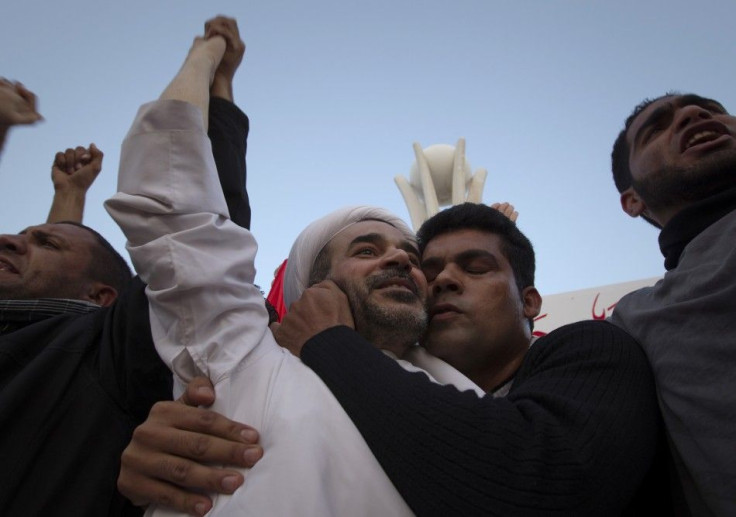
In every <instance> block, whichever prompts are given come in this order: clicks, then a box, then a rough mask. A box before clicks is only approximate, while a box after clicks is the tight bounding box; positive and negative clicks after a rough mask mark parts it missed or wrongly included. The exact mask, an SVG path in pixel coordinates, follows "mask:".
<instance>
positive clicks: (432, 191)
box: [394, 138, 488, 231]
mask: <svg viewBox="0 0 736 517" xmlns="http://www.w3.org/2000/svg"><path fill="white" fill-rule="evenodd" d="M414 154H415V155H416V161H415V162H414V163H413V164H412V166H411V171H410V175H409V181H407V180H406V178H405V177H403V176H401V175H398V176H396V177H395V178H394V181H396V185H397V186H398V187H399V190H400V191H401V195H402V196H404V202H405V203H406V207H407V209H408V210H409V216H410V217H411V224H412V226H414V231H416V230H418V229H419V227H420V226H421V225H422V223H423V222H424V221H426V220H427V219H429V218H430V217H432V216H433V215H434V214H436V213H437V212H439V210H440V206H446V205H459V204H461V203H464V202H466V201H469V202H471V203H481V202H482V200H481V197H482V196H483V187H484V185H485V182H486V176H488V171H486V170H485V169H478V170H477V171H475V174H471V168H470V164H469V163H468V162H467V161H466V160H465V139H464V138H461V139H459V140H458V141H457V144H456V145H455V147H452V146H451V145H447V144H437V145H432V146H429V147H427V148H426V149H422V147H421V146H420V145H419V144H418V143H417V142H414Z"/></svg>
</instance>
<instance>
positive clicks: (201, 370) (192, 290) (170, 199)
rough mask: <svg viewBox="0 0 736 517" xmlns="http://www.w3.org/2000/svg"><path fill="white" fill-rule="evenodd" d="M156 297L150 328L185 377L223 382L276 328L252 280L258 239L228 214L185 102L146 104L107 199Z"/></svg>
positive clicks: (195, 113) (195, 115)
mask: <svg viewBox="0 0 736 517" xmlns="http://www.w3.org/2000/svg"><path fill="white" fill-rule="evenodd" d="M106 208H107V210H108V212H109V213H110V215H111V216H112V217H113V219H115V221H116V222H117V223H118V224H119V225H120V227H121V228H122V230H123V232H124V233H125V236H126V237H127V239H128V242H127V245H126V247H127V249H128V251H129V253H130V256H131V259H132V261H133V265H134V266H135V269H136V271H137V272H138V274H139V275H140V276H141V278H142V279H143V281H144V282H146V283H147V284H148V288H147V294H148V299H149V303H150V304H151V311H150V316H151V330H152V334H153V336H154V340H155V343H156V348H157V350H158V352H159V354H160V355H161V357H162V359H163V360H164V362H166V364H167V365H168V366H169V367H170V368H172V370H173V371H174V372H175V373H176V374H177V375H178V376H179V377H180V379H181V380H182V381H184V382H188V381H189V380H190V379H191V378H192V377H194V376H196V375H200V374H204V375H207V376H208V377H210V379H212V381H213V382H215V383H217V382H218V381H220V380H221V379H223V378H224V377H225V376H227V375H229V372H230V370H231V369H232V367H233V366H234V365H235V364H238V363H239V362H241V361H242V360H243V358H244V357H245V356H247V355H248V354H249V353H250V352H251V351H252V350H253V349H254V348H255V347H256V346H257V345H258V344H259V343H260V342H261V341H262V340H263V335H264V333H265V332H269V330H268V314H267V312H266V309H265V306H264V302H263V296H262V295H261V293H260V291H259V290H258V288H257V287H255V286H254V285H253V280H254V278H255V267H254V260H255V254H256V250H257V244H256V241H255V239H254V238H253V236H252V235H251V233H250V232H249V231H248V230H246V229H244V228H241V227H239V226H237V225H236V224H234V223H233V222H232V221H230V220H229V218H228V210H227V204H226V203H225V199H224V196H223V194H222V189H221V187H220V184H219V180H218V176H217V171H216V168H215V163H214V159H213V157H212V149H211V146H210V141H209V139H208V137H207V133H206V132H205V130H204V126H203V123H202V115H201V113H200V110H199V109H198V108H196V107H195V106H193V105H191V104H188V103H185V102H182V101H172V100H169V101H156V102H152V103H149V104H146V105H144V106H142V107H141V108H140V110H139V111H138V115H137V116H136V119H135V121H134V122H133V126H132V127H131V129H130V131H129V132H128V135H127V136H126V139H125V141H124V143H123V148H122V152H121V158H120V173H119V178H118V193H117V194H115V196H113V197H112V198H111V199H109V200H108V201H107V202H106Z"/></svg>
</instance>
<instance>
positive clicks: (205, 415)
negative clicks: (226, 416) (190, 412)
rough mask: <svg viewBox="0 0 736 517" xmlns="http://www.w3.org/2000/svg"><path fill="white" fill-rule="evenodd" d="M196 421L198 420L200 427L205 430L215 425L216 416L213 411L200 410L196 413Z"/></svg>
mask: <svg viewBox="0 0 736 517" xmlns="http://www.w3.org/2000/svg"><path fill="white" fill-rule="evenodd" d="M197 419H198V420H199V424H200V425H201V426H202V427H204V428H205V429H209V428H210V427H212V426H213V425H214V424H215V422H216V420H217V414H216V413H215V412H214V411H209V410H202V411H200V412H199V413H198V415H197Z"/></svg>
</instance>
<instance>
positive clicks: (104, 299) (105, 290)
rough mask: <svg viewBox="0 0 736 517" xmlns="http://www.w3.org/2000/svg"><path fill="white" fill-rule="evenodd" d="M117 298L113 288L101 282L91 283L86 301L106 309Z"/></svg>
mask: <svg viewBox="0 0 736 517" xmlns="http://www.w3.org/2000/svg"><path fill="white" fill-rule="evenodd" d="M117 297H118V292H117V290H116V289H115V288H114V287H112V286H109V285H107V284H103V283H102V282H93V283H92V284H90V286H89V288H88V291H87V296H86V299H87V300H88V301H90V302H93V303H96V304H97V305H99V306H101V307H108V306H110V305H112V304H113V302H114V301H115V300H116V299H117Z"/></svg>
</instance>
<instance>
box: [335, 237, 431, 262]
mask: <svg viewBox="0 0 736 517" xmlns="http://www.w3.org/2000/svg"><path fill="white" fill-rule="evenodd" d="M384 242H386V238H385V237H384V236H383V235H381V234H380V233H366V234H365V235H358V236H357V237H356V238H355V239H353V240H352V241H350V244H348V249H350V248H352V247H353V246H355V245H356V244H361V243H367V244H376V245H378V244H381V243H384ZM397 248H399V249H401V250H404V251H405V252H407V253H411V254H413V255H416V256H417V257H418V256H419V249H418V248H417V247H416V246H414V244H412V243H411V241H408V240H402V241H401V242H400V243H399V245H398V246H397Z"/></svg>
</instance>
